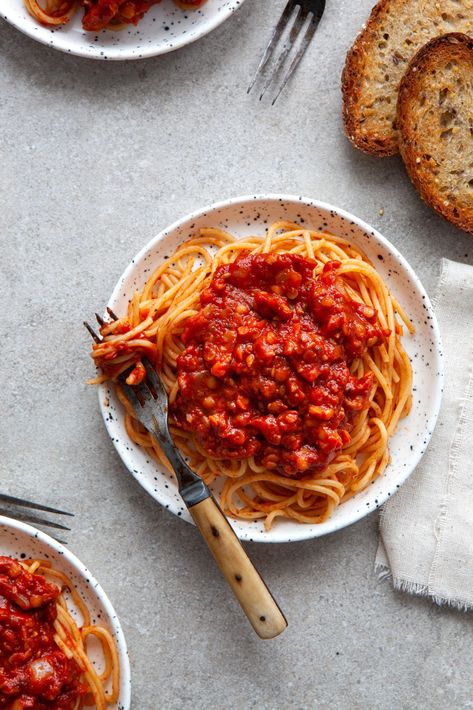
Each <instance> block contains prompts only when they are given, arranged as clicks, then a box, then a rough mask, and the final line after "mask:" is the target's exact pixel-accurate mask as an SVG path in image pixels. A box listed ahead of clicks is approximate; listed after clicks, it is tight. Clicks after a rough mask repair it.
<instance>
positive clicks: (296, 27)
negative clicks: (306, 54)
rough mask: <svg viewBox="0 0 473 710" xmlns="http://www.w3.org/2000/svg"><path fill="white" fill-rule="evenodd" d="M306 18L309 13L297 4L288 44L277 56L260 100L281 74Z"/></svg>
mask: <svg viewBox="0 0 473 710" xmlns="http://www.w3.org/2000/svg"><path fill="white" fill-rule="evenodd" d="M306 19H307V15H306V14H304V13H303V12H302V8H301V7H299V6H297V7H296V14H295V18H294V22H293V24H292V27H291V30H290V32H289V39H288V41H287V42H286V45H285V46H284V47H283V49H282V51H281V54H280V55H279V57H278V58H277V60H276V63H275V66H274V69H273V71H272V72H271V75H270V76H269V78H268V79H267V81H266V83H265V85H264V86H263V90H262V92H261V95H260V97H259V100H260V101H261V99H262V98H263V96H264V95H265V93H266V90H267V89H268V87H269V86H270V84H271V83H272V82H273V79H275V78H276V77H277V75H278V74H279V71H280V70H281V67H282V66H283V64H284V62H285V61H286V59H287V56H288V54H289V53H290V51H291V49H292V48H293V47H294V43H295V42H296V40H297V38H298V36H299V32H300V31H301V30H302V28H303V26H304V22H305V21H306Z"/></svg>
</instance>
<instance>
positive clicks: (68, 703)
mask: <svg viewBox="0 0 473 710" xmlns="http://www.w3.org/2000/svg"><path fill="white" fill-rule="evenodd" d="M59 593H60V591H59V589H58V587H57V586H56V585H54V584H50V583H49V582H47V581H46V580H45V579H44V577H42V576H40V575H37V574H31V573H30V572H27V571H26V570H24V569H23V567H22V566H21V565H20V564H19V563H18V562H17V561H16V560H13V559H11V558H9V557H0V708H8V709H9V708H12V707H14V708H15V710H16V709H17V708H18V710H20V709H23V708H25V709H26V708H32V709H34V710H47V709H49V710H51V708H54V710H71V709H72V708H73V707H74V706H75V704H76V702H77V699H78V698H79V697H82V696H83V695H85V694H86V692H87V687H86V686H85V685H84V684H83V683H82V682H81V680H80V669H79V667H78V665H77V664H76V662H75V661H74V660H70V659H68V658H67V657H66V655H65V654H64V653H63V652H62V651H61V650H60V649H59V648H58V646H57V645H56V643H55V641H54V634H55V630H54V626H53V623H54V620H55V619H56V614H57V612H56V599H57V598H58V596H59Z"/></svg>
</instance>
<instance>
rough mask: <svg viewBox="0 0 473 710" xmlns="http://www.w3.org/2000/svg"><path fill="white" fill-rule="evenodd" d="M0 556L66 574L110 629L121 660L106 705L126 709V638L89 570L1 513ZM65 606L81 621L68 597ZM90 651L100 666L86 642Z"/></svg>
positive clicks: (94, 614)
mask: <svg viewBox="0 0 473 710" xmlns="http://www.w3.org/2000/svg"><path fill="white" fill-rule="evenodd" d="M0 555H7V556H8V557H16V558H18V559H25V558H26V559H28V558H35V559H43V560H49V561H50V562H51V563H52V564H53V565H54V566H55V567H56V568H57V569H58V570H60V571H61V572H64V573H65V574H67V576H68V577H69V578H70V579H71V581H72V582H73V584H74V586H75V588H76V590H77V591H78V593H79V594H80V596H81V597H82V598H83V599H84V601H85V603H86V604H87V606H88V608H89V610H90V615H91V619H92V622H93V623H99V624H102V625H103V626H106V627H107V628H108V629H109V630H110V631H111V633H112V635H113V637H114V639H115V642H116V644H117V650H118V657H119V660H120V694H119V698H118V701H117V702H116V703H115V704H114V705H110V706H108V707H109V708H111V709H112V710H129V708H130V702H131V701H130V682H131V681H130V663H129V660H128V651H127V648H126V643H125V637H124V635H123V631H122V627H121V626H120V622H119V620H118V617H117V615H116V613H115V611H114V609H113V607H112V605H111V603H110V601H109V599H108V597H107V595H106V594H105V592H104V591H103V589H102V587H101V586H100V584H99V583H98V582H97V581H96V580H95V579H94V577H93V576H92V575H91V574H90V572H89V570H88V569H87V568H86V567H84V565H83V564H82V562H80V560H78V559H77V557H76V556H75V555H73V554H72V552H69V550H67V549H66V548H65V547H64V546H63V545H61V544H60V543H59V542H56V540H53V539H52V538H51V537H49V535H46V534H45V533H43V532H41V531H40V530H36V528H33V527H32V526H31V525H26V524H25V523H20V522H18V521H17V520H11V519H10V518H6V517H4V516H0ZM68 606H69V609H70V611H71V613H72V616H73V617H74V618H75V619H76V620H77V621H78V623H79V624H80V623H81V615H80V613H79V612H78V610H77V609H76V607H75V606H74V604H73V602H72V600H71V599H70V598H69V599H68ZM89 654H90V658H91V659H92V661H93V662H94V663H97V664H98V667H99V668H100V667H101V666H102V659H101V654H100V652H98V653H96V652H95V651H94V648H93V644H90V645H89Z"/></svg>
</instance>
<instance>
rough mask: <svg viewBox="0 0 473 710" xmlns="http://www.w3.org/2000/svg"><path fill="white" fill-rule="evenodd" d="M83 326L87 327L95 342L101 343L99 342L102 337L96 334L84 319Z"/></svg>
mask: <svg viewBox="0 0 473 710" xmlns="http://www.w3.org/2000/svg"><path fill="white" fill-rule="evenodd" d="M84 326H85V327H86V328H87V330H88V331H89V333H90V335H91V336H92V338H93V339H94V340H95V342H96V343H101V342H102V339H101V338H100V337H99V336H98V335H97V333H96V332H95V330H94V329H93V328H92V326H90V325H89V324H88V323H87V321H86V320H85V321H84Z"/></svg>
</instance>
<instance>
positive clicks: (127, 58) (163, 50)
mask: <svg viewBox="0 0 473 710" xmlns="http://www.w3.org/2000/svg"><path fill="white" fill-rule="evenodd" d="M244 2H245V0H230V2H229V5H228V6H227V7H226V8H224V10H223V11H221V12H216V13H215V15H214V17H213V18H211V19H210V20H208V21H207V22H206V23H203V27H202V28H200V29H199V27H200V25H198V26H197V27H198V29H197V30H196V31H195V34H192V35H191V34H189V35H187V36H185V37H184V36H183V35H181V39H177V40H176V41H173V44H172V46H165V45H161V46H158V47H156V46H154V47H153V46H152V47H147V48H145V47H143V48H140V50H139V53H137V54H131V51H132V49H133V48H131V47H130V49H129V51H128V52H127V51H126V50H125V51H124V52H123V53H120V54H118V53H117V54H112V55H109V54H105V52H104V53H103V54H100V52H101V45H100V44H99V43H98V42H97V48H96V50H95V51H90V52H88V51H85V50H81V49H74V48H72V47H69V46H68V45H67V41H66V42H64V43H61V42H59V43H57V42H55V41H54V39H51V40H48V39H47V38H46V37H42V36H38V35H37V34H36V33H35V31H34V27H35V25H34V22H35V21H34V19H33V18H32V17H31V18H30V17H28V18H27V19H28V23H22V22H18V21H16V20H15V19H14V18H13V17H12V14H13V13H8V8H2V10H1V11H0V17H2V18H3V19H4V20H5V22H7V23H8V24H9V25H11V26H12V27H14V28H15V29H17V30H19V31H20V32H21V33H22V34H24V35H26V36H27V37H29V38H30V39H33V40H35V41H36V42H39V43H40V44H43V45H44V46H45V47H50V48H52V49H56V50H57V51H59V52H63V53H64V54H69V55H73V56H75V57H83V58H84V59H98V60H101V61H107V62H132V61H135V60H140V59H150V58H151V57H158V56H162V55H163V54H169V53H170V52H174V51H176V50H178V49H182V48H183V47H186V46H187V45H189V44H193V43H194V42H197V41H198V40H199V39H202V37H205V35H207V34H210V32H213V30H215V29H217V27H219V26H220V25H221V24H223V23H224V22H225V21H226V20H228V19H229V18H230V17H231V16H232V15H233V14H235V12H236V11H237V10H239V8H240V7H241V6H242V5H243V3H244ZM143 19H144V18H143ZM29 20H31V23H32V24H31V27H30V24H29ZM40 26H41V27H43V26H42V25H40ZM44 29H48V28H47V27H44ZM53 29H54V28H53ZM90 34H91V35H94V33H93V32H92V33H90ZM52 36H53V37H54V36H56V37H60V36H62V35H52ZM94 36H95V35H94Z"/></svg>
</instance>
